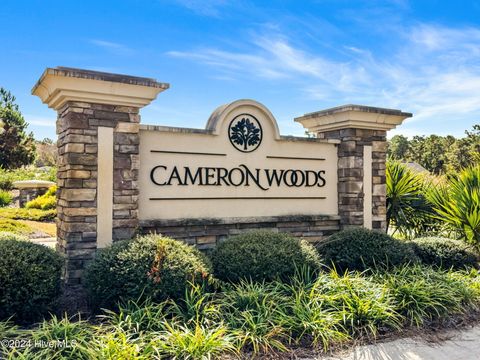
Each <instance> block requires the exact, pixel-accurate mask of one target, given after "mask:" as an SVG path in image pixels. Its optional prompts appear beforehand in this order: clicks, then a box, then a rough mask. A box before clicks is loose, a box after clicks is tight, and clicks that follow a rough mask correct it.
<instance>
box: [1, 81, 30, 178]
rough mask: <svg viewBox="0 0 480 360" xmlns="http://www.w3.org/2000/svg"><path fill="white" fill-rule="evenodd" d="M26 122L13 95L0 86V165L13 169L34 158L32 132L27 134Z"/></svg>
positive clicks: (27, 163) (26, 163)
mask: <svg viewBox="0 0 480 360" xmlns="http://www.w3.org/2000/svg"><path fill="white" fill-rule="evenodd" d="M27 126H28V123H27V122H26V121H25V119H24V118H23V116H22V114H21V113H20V110H19V108H18V105H17V104H15V97H14V96H13V95H12V94H11V93H10V92H9V91H7V90H5V89H4V88H0V128H1V129H0V167H1V168H3V169H14V168H18V167H21V166H23V165H29V164H31V163H32V162H33V161H34V160H35V140H34V138H33V133H29V134H27V132H26V128H27Z"/></svg>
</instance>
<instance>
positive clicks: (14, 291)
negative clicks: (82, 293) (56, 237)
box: [0, 239, 63, 322]
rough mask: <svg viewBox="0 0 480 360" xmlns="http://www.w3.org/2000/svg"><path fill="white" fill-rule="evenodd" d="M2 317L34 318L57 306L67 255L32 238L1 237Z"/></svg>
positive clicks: (0, 310) (0, 293) (0, 316)
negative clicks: (64, 260)
mask: <svg viewBox="0 0 480 360" xmlns="http://www.w3.org/2000/svg"><path fill="white" fill-rule="evenodd" d="M0 254H1V256H0V319H6V318H9V317H10V316H13V318H14V319H15V321H20V322H30V321H35V320H38V319H39V318H41V316H42V315H46V314H48V312H49V311H52V310H53V305H54V303H55V301H56V299H57V296H58V295H59V293H60V276H61V273H62V265H63V259H62V257H61V256H60V255H59V254H57V253H56V252H55V251H54V250H52V249H50V248H47V247H46V246H43V245H38V244H34V243H31V242H28V241H18V240H14V239H11V240H10V239H3V240H2V241H0Z"/></svg>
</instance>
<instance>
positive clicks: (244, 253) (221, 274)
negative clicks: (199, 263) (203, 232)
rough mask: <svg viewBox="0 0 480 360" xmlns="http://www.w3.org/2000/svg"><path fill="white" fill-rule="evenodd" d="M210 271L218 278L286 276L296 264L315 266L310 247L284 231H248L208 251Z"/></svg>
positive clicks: (237, 279) (315, 262)
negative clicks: (212, 269)
mask: <svg viewBox="0 0 480 360" xmlns="http://www.w3.org/2000/svg"><path fill="white" fill-rule="evenodd" d="M212 263H213V268H214V274H215V276H216V277H218V278H219V279H221V280H224V281H232V282H237V281H240V280H241V279H252V280H258V281H262V280H273V279H277V278H280V279H288V278H289V277H291V276H293V274H294V273H295V269H296V267H302V266H308V267H311V268H312V269H319V268H320V266H321V264H320V258H319V256H318V254H317V253H316V251H315V249H314V247H313V246H312V245H310V244H308V243H307V242H306V241H305V240H299V239H298V238H295V237H293V236H291V235H288V234H285V233H273V232H269V231H252V232H248V233H245V234H241V235H237V236H233V237H231V238H229V239H227V240H226V241H224V242H222V243H221V244H219V245H218V246H217V247H216V249H215V250H214V252H213V254H212Z"/></svg>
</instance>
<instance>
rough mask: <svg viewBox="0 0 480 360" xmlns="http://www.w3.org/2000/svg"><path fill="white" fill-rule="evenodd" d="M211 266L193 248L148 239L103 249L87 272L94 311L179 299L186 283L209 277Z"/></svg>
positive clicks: (158, 237) (155, 238) (173, 241)
mask: <svg viewBox="0 0 480 360" xmlns="http://www.w3.org/2000/svg"><path fill="white" fill-rule="evenodd" d="M209 272H210V266H209V264H208V263H207V262H206V259H205V258H204V257H203V255H202V254H201V253H200V252H199V251H198V250H196V249H195V248H194V247H191V246H188V245H185V244H183V243H182V242H180V241H177V240H173V239H169V238H165V237H161V236H158V235H148V236H143V237H138V238H136V239H134V240H130V241H120V242H117V243H114V244H113V245H112V246H111V247H109V248H106V249H102V250H100V251H99V252H98V254H97V256H96V258H95V259H94V260H93V261H92V262H91V263H90V265H89V266H88V268H87V271H86V276H85V279H86V287H87V290H88V291H89V293H90V296H91V301H92V305H93V306H94V307H104V308H114V307H115V306H116V304H117V302H118V301H119V300H120V299H123V300H126V301H128V300H137V299H139V298H140V297H141V296H143V297H145V298H146V297H151V298H152V299H153V300H154V301H161V300H163V299H166V298H173V299H179V298H181V297H182V296H183V295H184V294H185V289H186V288H187V287H188V285H189V282H201V281H203V280H205V279H207V278H208V277H209Z"/></svg>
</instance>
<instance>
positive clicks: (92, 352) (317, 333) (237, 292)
mask: <svg viewBox="0 0 480 360" xmlns="http://www.w3.org/2000/svg"><path fill="white" fill-rule="evenodd" d="M479 307H480V274H479V272H478V271H477V270H471V271H470V272H467V271H453V270H439V269H435V268H431V267H426V266H420V265H414V266H402V267H399V268H395V269H393V270H390V271H388V272H385V271H382V272H381V271H377V272H369V273H368V274H367V273H360V272H349V273H345V274H342V275H340V274H338V273H336V272H335V271H331V272H328V273H325V272H324V273H320V274H313V273H309V272H308V270H305V269H301V270H298V271H297V274H296V275H295V276H294V277H293V278H292V279H291V281H290V283H284V282H283V283H281V282H277V281H273V282H270V283H258V282H252V281H242V282H240V283H239V284H236V285H226V284H224V285H223V289H222V291H221V292H216V293H215V292H214V293H212V292H209V291H208V290H207V289H206V288H203V287H200V286H192V287H191V288H190V290H189V291H188V292H186V295H185V298H184V299H183V300H182V301H179V302H177V303H174V302H172V301H171V300H166V301H164V302H161V303H153V302H152V301H151V300H148V299H147V300H145V301H141V302H140V301H129V302H126V303H123V304H120V305H119V309H118V311H116V312H112V311H105V312H104V314H103V315H101V316H100V317H99V318H98V319H97V320H96V321H95V322H94V323H93V324H92V323H89V322H86V321H83V320H78V319H75V320H74V319H68V318H57V317H53V318H51V319H50V320H45V321H43V322H42V323H40V324H39V325H36V326H34V327H33V328H31V329H29V330H22V329H19V328H17V327H15V326H14V325H13V324H12V323H9V322H3V323H2V322H0V336H3V337H6V338H16V339H37V340H45V341H56V340H67V339H68V340H76V341H77V345H76V346H75V348H68V349H58V348H42V349H38V348H34V349H32V348H24V349H21V348H17V349H3V352H4V357H5V358H19V359H41V358H43V359H45V358H55V359H70V358H76V359H90V358H98V359H162V358H172V359H214V358H224V357H231V358H232V357H233V358H235V357H239V356H255V355H257V354H262V353H268V354H269V356H274V353H276V352H286V351H289V349H290V348H291V347H292V346H308V347H313V348H316V349H318V350H320V351H325V350H327V349H329V348H331V347H335V346H337V345H340V344H345V343H349V342H352V341H357V340H365V339H372V338H375V337H377V336H379V335H380V334H385V333H390V332H396V331H400V330H402V329H404V328H407V327H410V326H414V327H422V326H426V325H432V324H441V323H442V321H444V320H445V319H450V318H452V317H457V316H463V315H465V314H467V313H469V312H471V311H472V310H478V308H479ZM0 357H1V354H0Z"/></svg>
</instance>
